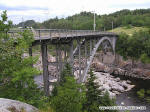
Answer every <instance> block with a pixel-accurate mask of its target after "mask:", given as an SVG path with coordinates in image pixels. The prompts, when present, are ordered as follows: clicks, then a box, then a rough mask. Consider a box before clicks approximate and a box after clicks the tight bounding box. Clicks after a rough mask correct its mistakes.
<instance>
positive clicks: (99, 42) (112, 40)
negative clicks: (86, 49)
mask: <svg viewBox="0 0 150 112" xmlns="http://www.w3.org/2000/svg"><path fill="white" fill-rule="evenodd" d="M105 40H107V41H108V42H109V44H110V46H111V48H112V50H113V53H114V54H115V44H116V37H111V38H110V37H107V36H104V37H102V38H100V39H99V40H98V42H97V43H96V44H95V46H94V48H93V50H92V53H91V55H90V57H89V59H88V61H87V66H86V68H85V69H84V72H83V74H82V75H81V78H80V82H85V80H86V78H87V74H88V70H89V68H90V65H91V63H92V61H93V59H94V56H95V54H96V52H97V50H98V48H99V46H100V45H101V44H102V43H103V42H104V41H105Z"/></svg>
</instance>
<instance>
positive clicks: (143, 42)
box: [116, 31, 150, 63]
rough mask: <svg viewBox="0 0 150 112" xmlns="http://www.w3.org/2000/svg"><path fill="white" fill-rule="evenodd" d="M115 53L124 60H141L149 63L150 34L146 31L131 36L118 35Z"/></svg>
mask: <svg viewBox="0 0 150 112" xmlns="http://www.w3.org/2000/svg"><path fill="white" fill-rule="evenodd" d="M116 51H117V53H118V54H120V55H121V56H123V58H124V59H132V60H141V61H142V62H143V63H150V33H149V32H148V31H139V32H135V33H134V34H133V35H132V36H129V35H127V34H124V33H122V34H120V37H119V38H118V40H117V45H116Z"/></svg>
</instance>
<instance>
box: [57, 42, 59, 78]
mask: <svg viewBox="0 0 150 112" xmlns="http://www.w3.org/2000/svg"><path fill="white" fill-rule="evenodd" d="M58 62H59V60H58V45H57V44H56V70H57V79H59V72H58V71H59V65H58Z"/></svg>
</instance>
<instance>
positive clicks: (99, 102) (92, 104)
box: [83, 70, 117, 112]
mask: <svg viewBox="0 0 150 112" xmlns="http://www.w3.org/2000/svg"><path fill="white" fill-rule="evenodd" d="M95 79H96V76H95V74H94V73H93V72H92V70H90V72H89V77H88V79H87V82H86V84H85V85H86V89H87V90H86V102H85V103H84V107H83V110H85V111H86V112H117V111H113V110H99V106H114V105H115V102H114V99H110V97H109V94H108V92H106V93H105V94H103V93H102V91H100V90H99V87H100V86H99V85H98V83H97V82H95Z"/></svg>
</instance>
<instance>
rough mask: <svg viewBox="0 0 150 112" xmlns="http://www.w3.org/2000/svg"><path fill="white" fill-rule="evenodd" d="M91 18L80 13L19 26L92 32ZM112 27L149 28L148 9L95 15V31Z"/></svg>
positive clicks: (90, 13)
mask: <svg viewBox="0 0 150 112" xmlns="http://www.w3.org/2000/svg"><path fill="white" fill-rule="evenodd" d="M93 17H94V14H93V13H92V12H85V11H84V12H81V13H80V14H75V15H73V16H69V17H67V18H61V19H58V18H57V17H56V18H54V19H49V20H46V21H44V22H43V23H35V22H34V21H32V20H28V21H26V22H24V23H20V24H19V25H21V26H22V24H26V25H27V26H30V25H29V24H28V23H31V24H32V26H33V27H34V28H50V29H74V30H93ZM112 21H113V27H114V28H117V27H120V26H125V27H128V28H130V26H136V27H139V26H145V27H150V9H138V10H133V11H130V10H121V11H117V12H115V13H112V14H109V15H97V14H96V30H104V29H105V30H110V29H112Z"/></svg>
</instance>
